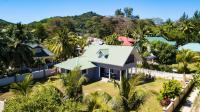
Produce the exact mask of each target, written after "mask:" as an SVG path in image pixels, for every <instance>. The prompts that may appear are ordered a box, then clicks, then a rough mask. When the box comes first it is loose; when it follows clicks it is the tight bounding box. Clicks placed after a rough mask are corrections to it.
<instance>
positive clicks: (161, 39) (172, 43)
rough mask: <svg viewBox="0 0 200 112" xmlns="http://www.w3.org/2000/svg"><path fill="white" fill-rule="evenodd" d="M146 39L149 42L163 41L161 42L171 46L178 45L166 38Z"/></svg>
mask: <svg viewBox="0 0 200 112" xmlns="http://www.w3.org/2000/svg"><path fill="white" fill-rule="evenodd" d="M145 39H147V40H148V41H149V42H153V41H161V42H165V43H168V44H170V45H174V46H175V45H176V41H169V40H167V39H165V38H164V37H145Z"/></svg>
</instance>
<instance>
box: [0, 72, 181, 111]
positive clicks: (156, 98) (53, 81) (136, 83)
mask: <svg viewBox="0 0 200 112" xmlns="http://www.w3.org/2000/svg"><path fill="white" fill-rule="evenodd" d="M76 72H77V71H76ZM71 74H74V75H71V77H69V76H70V75H69V74H68V75H69V76H67V75H66V76H64V75H56V76H51V77H49V78H48V79H46V80H40V81H39V82H32V81H31V80H30V77H27V78H26V79H25V80H24V81H23V82H20V83H14V84H12V85H11V86H7V87H4V88H3V89H2V90H6V89H7V90H8V91H4V93H2V94H1V95H0V99H1V100H5V99H6V109H7V110H8V111H9V110H12V109H19V110H23V109H25V110H26V109H27V108H29V109H36V107H37V108H38V109H42V108H43V106H42V105H48V106H47V107H46V110H49V109H51V108H50V107H51V106H55V108H54V109H56V108H62V109H63V110H67V111H68V110H70V109H72V110H73V109H74V108H78V109H80V110H84V109H85V110H91V109H92V110H98V109H100V110H106V111H113V110H115V109H121V111H123V108H124V107H123V106H124V104H123V100H122V99H120V98H121V97H122V96H123V97H125V98H127V100H128V102H127V103H125V104H127V107H125V108H127V109H129V110H130V111H131V110H137V111H139V112H155V111H162V109H163V106H166V105H168V104H169V103H170V102H167V101H169V99H168V98H174V97H175V96H177V95H178V94H179V93H180V90H181V87H182V83H180V82H178V81H175V80H166V79H161V78H157V79H156V78H150V79H147V77H145V78H144V77H140V76H137V75H136V77H135V78H133V79H131V80H126V79H125V78H124V81H122V82H121V83H117V82H115V81H112V82H103V81H97V82H93V83H89V84H88V83H87V84H83V83H82V82H84V80H85V79H84V78H83V77H79V78H78V77H76V75H75V74H77V73H75V72H73V73H71ZM77 78H78V79H79V80H78V81H75V79H76V80H77ZM148 78H149V77H148ZM72 82H73V83H72ZM76 82H77V83H76ZM127 82H128V83H127ZM82 84H83V85H82ZM173 85H175V86H173ZM43 91H46V92H43ZM81 91H82V92H81ZM44 94H46V95H47V96H45V95H44ZM36 96H38V97H37V101H36V99H35V98H36ZM40 96H41V97H40ZM166 98H167V99H166ZM45 99H46V100H47V101H46V100H45ZM24 100H30V101H29V105H28V104H24V103H22V104H18V102H23V101H24ZM41 100H43V101H41ZM59 100H60V101H59ZM65 101H66V102H67V104H66V102H65ZM121 101H122V102H121ZM34 102H38V103H39V104H40V105H37V104H35V103H34ZM131 102H132V103H131ZM54 103H56V104H54ZM130 104H133V105H130ZM71 105H74V107H70V106H71ZM86 105H88V106H89V107H88V106H86ZM31 106H33V107H34V108H33V107H31ZM38 106H39V107H38ZM79 106H80V107H79ZM25 107H26V108H25ZM69 107H70V108H69ZM36 110H37V109H36ZM34 111H35V110H34Z"/></svg>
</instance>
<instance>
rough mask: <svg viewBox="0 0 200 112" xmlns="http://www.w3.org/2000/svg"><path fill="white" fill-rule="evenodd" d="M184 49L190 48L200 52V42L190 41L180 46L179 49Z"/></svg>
mask: <svg viewBox="0 0 200 112" xmlns="http://www.w3.org/2000/svg"><path fill="white" fill-rule="evenodd" d="M182 49H188V50H191V51H193V52H197V53H200V43H188V44H185V45H183V46H179V47H178V50H182Z"/></svg>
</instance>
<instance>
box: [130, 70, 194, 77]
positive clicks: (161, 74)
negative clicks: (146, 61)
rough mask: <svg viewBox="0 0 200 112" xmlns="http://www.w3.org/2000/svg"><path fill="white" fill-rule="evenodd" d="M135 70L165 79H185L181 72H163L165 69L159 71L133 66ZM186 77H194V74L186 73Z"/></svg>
mask: <svg viewBox="0 0 200 112" xmlns="http://www.w3.org/2000/svg"><path fill="white" fill-rule="evenodd" d="M133 69H134V70H135V72H136V71H137V73H144V74H149V75H152V76H155V77H160V78H164V79H176V80H183V74H179V73H170V72H163V71H157V70H149V69H144V68H133ZM186 77H187V78H188V79H192V74H186Z"/></svg>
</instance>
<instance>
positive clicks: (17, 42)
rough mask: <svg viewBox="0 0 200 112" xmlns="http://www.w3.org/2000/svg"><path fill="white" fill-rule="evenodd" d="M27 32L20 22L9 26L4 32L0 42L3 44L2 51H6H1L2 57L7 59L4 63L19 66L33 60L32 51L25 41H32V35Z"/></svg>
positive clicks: (14, 66) (27, 64)
mask: <svg viewBox="0 0 200 112" xmlns="http://www.w3.org/2000/svg"><path fill="white" fill-rule="evenodd" d="M27 32H28V31H26V29H25V27H24V25H22V24H20V23H19V24H17V25H16V26H10V27H9V28H7V30H6V31H5V32H4V35H3V39H2V41H1V42H2V43H3V45H4V47H3V48H4V49H3V51H6V53H3V54H2V57H5V58H4V59H5V60H8V61H7V63H6V64H8V65H9V66H10V67H13V68H18V67H20V68H21V67H22V66H30V65H31V63H32V62H33V52H32V50H31V49H30V47H29V46H28V45H26V43H28V42H32V40H31V38H32V37H31V36H30V35H28V34H27ZM1 50H2V49H1ZM3 55H4V56H3ZM6 55H7V56H6Z"/></svg>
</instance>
